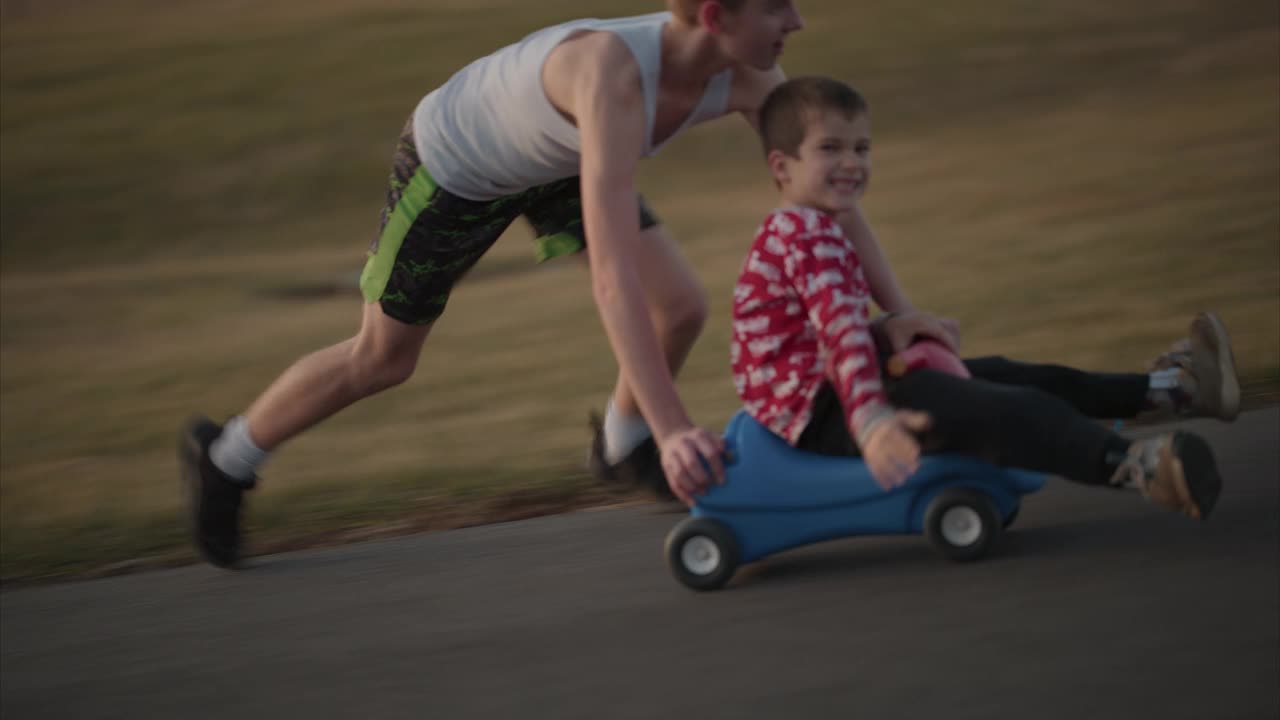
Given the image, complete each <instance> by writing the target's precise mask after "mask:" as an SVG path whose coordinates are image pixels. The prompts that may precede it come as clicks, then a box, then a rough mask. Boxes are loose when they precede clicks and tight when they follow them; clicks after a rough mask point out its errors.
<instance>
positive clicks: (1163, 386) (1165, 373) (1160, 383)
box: [1148, 368, 1182, 390]
mask: <svg viewBox="0 0 1280 720" xmlns="http://www.w3.org/2000/svg"><path fill="white" fill-rule="evenodd" d="M1181 373H1182V371H1181V370H1180V369H1179V368H1169V369H1167V370H1156V371H1155V372H1153V373H1151V376H1150V378H1151V379H1150V384H1149V385H1148V387H1149V388H1150V389H1151V390H1173V389H1174V388H1176V387H1178V386H1179V385H1180V384H1181V383H1180V382H1179V376H1180V375H1181Z"/></svg>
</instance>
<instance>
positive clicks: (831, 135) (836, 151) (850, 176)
mask: <svg viewBox="0 0 1280 720" xmlns="http://www.w3.org/2000/svg"><path fill="white" fill-rule="evenodd" d="M806 116H807V117H806V121H805V123H804V139H803V140H802V141H801V142H800V144H799V147H797V148H796V152H795V154H794V155H792V154H789V153H787V152H785V151H783V150H781V149H774V150H771V151H770V152H769V156H768V162H769V170H770V171H771V172H772V174H773V178H774V180H775V181H777V183H778V187H779V188H780V190H781V192H782V199H783V200H784V201H785V202H787V203H789V204H793V205H804V206H807V207H812V208H814V209H817V210H822V211H823V212H827V213H830V214H832V215H838V214H840V213H842V212H846V211H848V210H852V209H853V208H854V207H855V206H856V205H857V202H858V199H859V198H860V197H862V193H863V192H864V191H865V190H866V188H867V184H868V182H869V181H870V180H871V118H870V117H869V116H868V114H867V112H866V111H859V112H855V113H848V112H844V111H842V110H837V109H813V110H810V111H809V112H807V113H806Z"/></svg>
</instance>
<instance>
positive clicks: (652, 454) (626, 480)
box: [587, 412, 676, 501]
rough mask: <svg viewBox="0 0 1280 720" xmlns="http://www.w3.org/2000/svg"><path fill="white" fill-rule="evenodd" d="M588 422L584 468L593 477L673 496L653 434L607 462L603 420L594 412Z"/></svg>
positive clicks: (659, 495) (672, 498)
mask: <svg viewBox="0 0 1280 720" xmlns="http://www.w3.org/2000/svg"><path fill="white" fill-rule="evenodd" d="M590 423H591V431H592V433H593V437H592V439H591V454H590V456H589V457H588V458H587V469H588V470H589V471H590V472H591V476H592V477H594V478H595V479H596V481H598V482H600V483H604V484H607V485H631V486H636V487H642V488H644V489H645V490H647V491H649V492H650V493H651V494H652V495H654V497H656V498H657V499H659V500H670V501H675V500H676V496H675V493H673V492H671V486H670V485H668V484H667V476H666V473H664V472H663V471H662V456H661V454H660V453H659V452H658V443H657V442H656V441H654V439H653V438H652V437H649V438H646V439H645V441H644V442H642V443H640V444H639V445H637V446H636V447H635V449H634V450H632V451H631V452H630V453H629V454H628V455H627V456H626V457H624V458H623V459H622V460H621V461H619V462H616V463H613V464H610V463H609V462H607V461H606V460H605V459H604V421H603V420H601V418H600V416H599V415H598V414H596V413H594V412H593V413H591V417H590Z"/></svg>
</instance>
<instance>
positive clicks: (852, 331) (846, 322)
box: [781, 216, 892, 444]
mask: <svg viewBox="0 0 1280 720" xmlns="http://www.w3.org/2000/svg"><path fill="white" fill-rule="evenodd" d="M793 220H794V221H795V222H794V230H793V231H792V232H790V233H788V234H787V235H786V236H785V237H782V238H781V239H782V241H783V243H784V244H785V246H786V249H787V252H786V255H785V261H784V263H783V265H784V267H783V272H784V274H785V276H786V278H787V279H788V280H789V281H790V282H791V284H792V286H793V287H794V288H795V290H796V292H797V294H798V295H799V296H800V299H801V302H802V303H803V304H804V310H805V313H806V315H807V318H808V321H809V324H810V325H811V326H812V327H813V328H814V330H815V331H816V332H817V334H818V338H819V342H820V343H821V344H822V347H823V349H824V350H825V351H826V353H827V378H828V379H829V380H830V381H831V383H832V384H833V385H834V386H835V389H836V391H837V392H838V393H839V397H840V398H841V404H842V406H843V408H844V411H845V413H846V419H847V420H848V423H849V427H850V428H851V429H852V430H853V434H854V437H855V439H857V440H858V441H859V444H862V441H863V440H865V439H866V436H867V433H868V432H869V431H870V430H871V428H872V427H874V426H875V425H876V424H878V423H879V422H880V421H881V420H883V419H885V418H886V417H888V416H889V414H890V413H891V412H892V408H891V406H890V405H889V400H888V398H887V397H886V396H885V393H884V388H883V387H882V386H881V384H880V362H879V360H878V359H877V357H876V347H875V341H874V340H872V337H871V330H870V321H869V316H870V309H869V307H868V306H869V303H870V300H871V298H870V294H869V293H868V291H867V286H866V282H865V281H864V280H863V279H862V278H861V276H860V271H859V265H858V258H857V255H856V254H855V253H854V250H853V246H852V244H851V243H849V242H848V241H847V240H846V239H845V237H844V235H843V233H842V231H841V230H840V226H839V225H837V224H836V223H835V221H834V220H831V219H830V218H828V217H826V216H822V217H821V219H820V220H819V221H818V222H817V223H816V224H813V225H810V226H808V227H806V222H805V220H804V218H802V217H799V216H796V217H793Z"/></svg>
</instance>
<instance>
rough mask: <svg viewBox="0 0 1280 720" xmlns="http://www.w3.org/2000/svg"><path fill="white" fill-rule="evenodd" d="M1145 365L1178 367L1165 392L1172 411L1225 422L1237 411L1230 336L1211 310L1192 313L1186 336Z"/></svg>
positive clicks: (1237, 392)
mask: <svg viewBox="0 0 1280 720" xmlns="http://www.w3.org/2000/svg"><path fill="white" fill-rule="evenodd" d="M1149 369H1150V370H1151V371H1152V372H1164V371H1168V370H1177V371H1178V378H1177V385H1178V387H1177V388H1175V389H1173V390H1170V391H1169V392H1168V393H1167V394H1168V402H1167V405H1169V406H1170V407H1168V408H1167V409H1169V410H1172V411H1173V412H1174V413H1176V414H1179V415H1184V416H1186V415H1190V416H1198V417H1215V418H1219V419H1221V420H1226V421H1228V422H1230V421H1232V420H1235V419H1236V417H1237V416H1238V415H1239V414H1240V379H1239V377H1238V376H1237V375H1236V363H1235V357H1234V355H1233V354H1232V352H1231V338H1230V337H1229V336H1228V335H1227V328H1226V326H1225V325H1224V324H1223V323H1222V319H1221V318H1219V317H1218V316H1217V315H1215V314H1214V313H1200V314H1198V315H1196V316H1195V318H1194V319H1192V321H1191V327H1190V330H1189V336H1188V337H1187V338H1186V339H1184V340H1181V341H1179V342H1177V343H1175V344H1174V345H1173V347H1171V348H1170V349H1169V351H1168V352H1166V353H1164V354H1163V355H1161V356H1160V357H1158V358H1156V359H1155V360H1153V361H1152V362H1151V364H1150V365H1149ZM1158 404H1165V403H1158Z"/></svg>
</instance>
